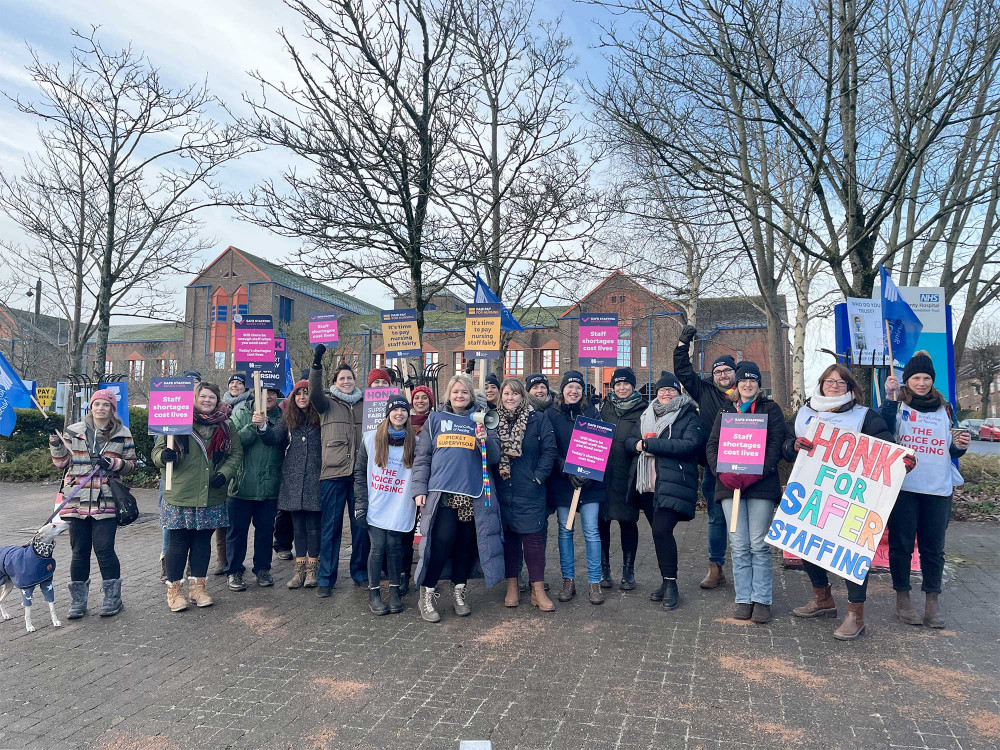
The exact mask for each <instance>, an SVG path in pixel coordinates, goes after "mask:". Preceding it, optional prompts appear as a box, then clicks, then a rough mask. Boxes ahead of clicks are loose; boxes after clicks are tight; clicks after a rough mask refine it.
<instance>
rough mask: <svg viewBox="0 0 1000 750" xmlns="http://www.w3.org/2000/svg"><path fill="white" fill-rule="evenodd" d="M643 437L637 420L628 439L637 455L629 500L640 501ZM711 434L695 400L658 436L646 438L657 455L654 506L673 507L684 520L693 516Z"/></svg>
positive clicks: (629, 446) (650, 448)
mask: <svg viewBox="0 0 1000 750" xmlns="http://www.w3.org/2000/svg"><path fill="white" fill-rule="evenodd" d="M640 440H642V426H641V425H640V424H638V423H637V424H636V425H635V428H634V429H633V430H632V434H631V435H629V439H628V440H627V441H626V443H625V447H626V448H627V449H628V451H629V452H630V453H632V454H634V455H635V456H636V457H637V460H636V462H634V463H633V464H632V474H631V479H630V480H629V490H630V498H629V499H630V501H632V502H637V501H638V497H639V493H638V491H637V490H636V484H635V483H636V473H637V471H638V455H639V452H638V451H636V449H635V445H636V443H637V442H639V441H640ZM707 440H708V434H707V432H706V430H705V426H704V424H702V421H701V417H700V416H698V410H697V409H696V408H695V407H694V404H690V403H688V404H685V405H684V406H682V407H681V409H680V413H679V414H678V415H677V418H676V419H675V420H674V423H673V424H671V425H668V426H667V427H666V429H664V430H663V432H661V433H660V434H659V436H658V437H655V438H646V451H647V452H648V453H652V454H653V455H654V456H656V485H655V490H654V492H653V507H654V508H670V509H671V510H673V511H675V512H676V513H677V515H679V516H680V517H681V519H682V520H684V521H690V520H691V519H692V518H694V509H695V505H697V503H698V461H699V459H700V458H701V456H702V455H704V452H705V442H706V441H707Z"/></svg>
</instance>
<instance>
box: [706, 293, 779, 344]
mask: <svg viewBox="0 0 1000 750" xmlns="http://www.w3.org/2000/svg"><path fill="white" fill-rule="evenodd" d="M778 305H779V307H780V313H781V316H780V317H781V321H782V322H783V323H784V324H786V325H787V324H788V307H787V303H786V302H785V296H784V295H783V294H782V295H778ZM695 317H696V318H697V322H698V332H699V333H700V334H702V335H704V336H707V335H708V334H710V333H711V332H712V331H714V330H717V329H720V328H747V327H755V328H760V327H765V326H767V315H766V314H765V313H764V298H763V297H702V298H701V299H699V300H698V311H697V314H696V316H695Z"/></svg>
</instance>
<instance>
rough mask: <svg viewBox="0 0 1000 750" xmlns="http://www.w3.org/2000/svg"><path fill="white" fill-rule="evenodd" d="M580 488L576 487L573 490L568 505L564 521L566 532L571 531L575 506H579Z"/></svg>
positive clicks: (574, 516)
mask: <svg viewBox="0 0 1000 750" xmlns="http://www.w3.org/2000/svg"><path fill="white" fill-rule="evenodd" d="M581 489H582V488H581V487H577V488H576V489H575V490H573V500H572V501H571V502H570V504H569V517H568V518H567V519H566V530H567V531H572V530H573V519H574V518H576V506H577V505H579V504H580V490H581Z"/></svg>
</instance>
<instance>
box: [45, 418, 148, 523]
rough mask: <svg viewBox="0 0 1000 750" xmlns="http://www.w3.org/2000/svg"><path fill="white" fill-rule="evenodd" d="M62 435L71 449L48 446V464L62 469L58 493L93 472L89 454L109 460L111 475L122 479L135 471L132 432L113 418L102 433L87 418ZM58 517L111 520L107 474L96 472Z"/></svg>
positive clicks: (112, 504)
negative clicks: (49, 457) (50, 458)
mask: <svg viewBox="0 0 1000 750" xmlns="http://www.w3.org/2000/svg"><path fill="white" fill-rule="evenodd" d="M63 434H64V435H65V436H66V439H67V440H68V441H69V443H70V447H71V450H67V448H66V446H65V445H63V444H62V443H61V442H60V443H59V444H57V445H51V444H50V445H49V453H51V454H52V463H53V464H55V465H56V467H57V468H60V469H65V470H66V474H65V475H64V477H63V484H62V490H61V491H62V493H63V494H68V493H69V492H72V490H73V489H74V488H75V487H77V486H78V485H79V484H80V483H81V482H82V481H83V479H84V478H86V476H87V475H88V474H90V472H91V471H92V470H93V468H94V465H93V464H92V463H91V461H90V456H91V454H99V455H102V456H104V457H106V458H109V459H110V460H111V473H112V474H113V475H114V476H115V477H122V476H125V475H126V474H129V473H130V472H131V471H132V470H133V469H135V464H136V454H135V444H134V443H133V442H132V433H131V432H129V429H128V428H127V427H126V426H125V425H123V424H122V423H121V422H119V421H118V420H117V419H116V420H114V422H113V423H112V424H111V426H110V428H109V430H108V431H106V432H98V431H96V430H95V428H94V424H93V421H92V420H91V418H90V417H89V416H88V417H86V418H85V419H83V420H81V421H80V422H77V423H75V424H72V425H70V426H69V428H68V429H66V430H65V431H64V432H63ZM59 515H60V517H62V518H93V519H95V520H98V521H99V520H102V519H105V518H114V517H115V503H114V499H113V498H112V495H111V488H110V487H109V486H108V482H107V474H106V473H105V472H104V471H103V470H98V472H97V473H96V474H95V475H94V476H93V477H92V478H91V479H90V481H89V482H87V483H86V484H84V485H83V488H82V489H81V490H80V491H79V492H78V493H77V495H76V497H74V498H73V499H72V500H70V501H69V502H68V503H67V504H66V507H65V508H63V509H62V510H61V511H59Z"/></svg>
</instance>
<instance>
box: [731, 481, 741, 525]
mask: <svg viewBox="0 0 1000 750" xmlns="http://www.w3.org/2000/svg"><path fill="white" fill-rule="evenodd" d="M739 516H740V490H738V489H736V490H733V512H732V513H730V514H729V533H730V534H735V533H736V519H738V518H739Z"/></svg>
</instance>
